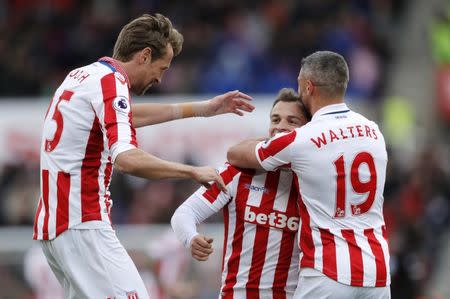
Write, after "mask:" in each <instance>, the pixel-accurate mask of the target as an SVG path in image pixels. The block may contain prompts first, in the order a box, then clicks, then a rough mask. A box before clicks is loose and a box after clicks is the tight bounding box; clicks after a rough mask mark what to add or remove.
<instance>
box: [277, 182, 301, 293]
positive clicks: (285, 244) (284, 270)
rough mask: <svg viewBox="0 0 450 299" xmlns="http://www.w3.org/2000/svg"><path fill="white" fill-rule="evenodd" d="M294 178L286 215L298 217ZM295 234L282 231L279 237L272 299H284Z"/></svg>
mask: <svg viewBox="0 0 450 299" xmlns="http://www.w3.org/2000/svg"><path fill="white" fill-rule="evenodd" d="M294 180H295V178H293V180H292V186H291V190H290V193H289V199H288V205H287V209H286V214H287V215H290V213H289V212H288V211H297V213H296V214H297V217H298V208H297V200H298V191H297V187H296V186H295V182H294ZM295 236H296V233H292V232H288V231H286V230H283V235H282V237H281V244H280V252H279V254H278V262H277V267H276V268H275V275H274V277H273V298H274V299H275V298H276V299H285V298H286V291H285V287H286V282H287V279H288V274H289V269H290V267H291V261H292V258H293V254H292V253H293V250H294V246H297V244H295Z"/></svg>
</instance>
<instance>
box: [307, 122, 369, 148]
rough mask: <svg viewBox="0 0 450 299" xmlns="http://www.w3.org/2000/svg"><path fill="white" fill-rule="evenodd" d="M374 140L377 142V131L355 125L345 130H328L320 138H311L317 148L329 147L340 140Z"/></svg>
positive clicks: (366, 126)
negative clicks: (363, 138) (329, 144)
mask: <svg viewBox="0 0 450 299" xmlns="http://www.w3.org/2000/svg"><path fill="white" fill-rule="evenodd" d="M361 137H366V138H372V139H375V140H377V139H378V135H377V130H376V129H374V128H371V127H370V126H368V125H355V126H348V127H345V128H338V129H334V130H331V129H329V130H327V131H324V132H322V133H321V134H320V135H319V136H317V137H316V138H311V141H312V143H314V145H315V146H316V147H317V148H321V147H322V145H327V144H328V143H332V142H334V141H338V140H344V139H348V138H361Z"/></svg>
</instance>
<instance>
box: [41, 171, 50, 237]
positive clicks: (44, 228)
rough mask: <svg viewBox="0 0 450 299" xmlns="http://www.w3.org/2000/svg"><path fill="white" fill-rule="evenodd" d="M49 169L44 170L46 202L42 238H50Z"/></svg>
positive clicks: (43, 182) (43, 179)
mask: <svg viewBox="0 0 450 299" xmlns="http://www.w3.org/2000/svg"><path fill="white" fill-rule="evenodd" d="M48 176H49V173H48V170H47V169H44V170H42V199H43V203H44V210H45V212H44V225H43V227H42V239H43V240H48V217H49V206H48V204H49V202H48V192H49V186H48Z"/></svg>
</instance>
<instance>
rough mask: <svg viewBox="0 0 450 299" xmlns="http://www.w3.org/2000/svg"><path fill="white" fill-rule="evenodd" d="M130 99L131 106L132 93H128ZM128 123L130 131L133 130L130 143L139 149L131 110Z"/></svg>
mask: <svg viewBox="0 0 450 299" xmlns="http://www.w3.org/2000/svg"><path fill="white" fill-rule="evenodd" d="M128 99H129V102H130V105H131V93H130V92H128ZM128 122H129V123H130V130H131V141H130V143H131V144H133V145H134V146H136V147H137V146H138V144H137V139H136V129H135V128H134V126H133V113H132V112H131V109H130V112H129V113H128Z"/></svg>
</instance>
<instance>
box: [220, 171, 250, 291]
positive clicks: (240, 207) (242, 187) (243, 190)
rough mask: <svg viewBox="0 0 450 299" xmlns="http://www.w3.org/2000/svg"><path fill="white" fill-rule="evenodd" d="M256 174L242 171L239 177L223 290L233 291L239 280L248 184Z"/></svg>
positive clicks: (248, 191)
mask: <svg viewBox="0 0 450 299" xmlns="http://www.w3.org/2000/svg"><path fill="white" fill-rule="evenodd" d="M253 176H254V171H248V172H245V173H244V172H242V173H241V176H240V177H239V183H238V186H237V191H236V198H235V203H236V225H235V229H234V234H233V241H232V244H231V248H232V249H231V250H232V251H231V256H230V258H229V259H228V261H227V270H228V273H227V277H226V279H225V284H224V287H223V289H222V291H223V292H226V293H228V292H233V287H234V285H235V284H236V281H237V274H238V271H239V261H240V259H241V251H242V241H243V238H244V211H245V205H246V203H247V199H248V195H249V193H250V190H249V188H247V187H246V185H249V184H251V182H252V179H253ZM231 298H232V297H231Z"/></svg>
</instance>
